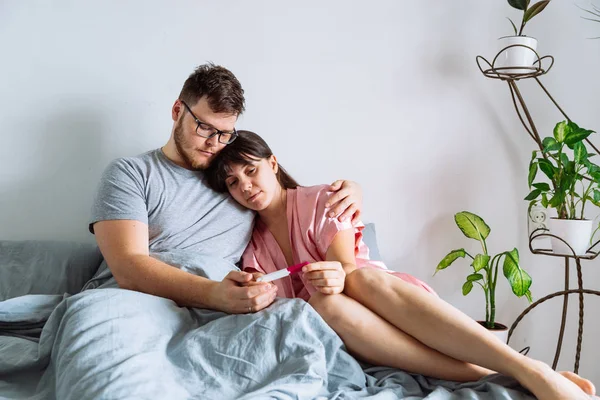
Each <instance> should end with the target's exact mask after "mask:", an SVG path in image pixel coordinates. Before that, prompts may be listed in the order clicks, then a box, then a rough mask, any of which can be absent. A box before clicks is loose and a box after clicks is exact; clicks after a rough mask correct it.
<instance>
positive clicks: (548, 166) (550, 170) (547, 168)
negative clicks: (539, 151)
mask: <svg viewBox="0 0 600 400" xmlns="http://www.w3.org/2000/svg"><path fill="white" fill-rule="evenodd" d="M538 165H539V167H540V169H541V170H542V172H543V173H544V174H545V175H546V176H547V177H548V178H550V180H553V179H554V165H552V163H551V162H550V161H548V160H545V159H543V158H540V159H538Z"/></svg>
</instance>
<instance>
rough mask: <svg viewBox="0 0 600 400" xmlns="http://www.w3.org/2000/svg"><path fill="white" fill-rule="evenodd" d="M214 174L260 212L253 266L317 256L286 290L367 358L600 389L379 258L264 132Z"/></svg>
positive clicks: (224, 154)
mask: <svg viewBox="0 0 600 400" xmlns="http://www.w3.org/2000/svg"><path fill="white" fill-rule="evenodd" d="M207 177H208V180H209V183H210V185H211V186H212V187H213V188H214V189H215V190H217V191H221V192H225V191H229V193H230V194H231V196H232V197H233V198H234V199H235V200H236V201H238V202H239V203H240V204H241V205H243V206H245V207H247V208H250V209H253V210H255V211H257V213H258V218H257V221H256V225H255V228H254V232H253V236H252V240H251V243H250V244H249V245H248V248H247V249H246V251H245V252H244V255H243V258H242V263H243V269H244V270H245V271H247V272H252V273H253V274H254V275H255V277H257V276H259V275H261V274H263V273H266V272H273V271H274V270H277V269H283V268H287V267H288V266H290V265H293V264H297V263H299V262H302V261H308V262H310V263H311V264H309V265H307V266H306V267H304V268H303V272H302V274H300V275H296V276H292V277H287V278H284V279H282V280H280V281H276V282H275V284H276V285H278V287H279V295H280V296H283V297H300V298H303V299H305V300H307V301H308V302H309V303H310V304H311V305H312V306H313V307H314V309H315V310H316V311H317V312H318V313H319V314H320V315H321V316H322V317H323V319H324V320H325V321H326V322H327V323H328V324H329V325H330V326H331V327H332V328H333V329H334V330H335V331H336V332H337V333H338V335H339V336H340V337H341V338H342V340H343V341H344V343H345V345H346V347H347V348H348V350H349V351H350V352H351V353H352V354H353V355H355V356H356V357H357V358H360V359H363V360H365V361H367V362H370V363H372V364H376V365H385V366H390V367H395V368H399V369H403V370H406V371H410V372H413V373H418V374H422V375H426V376H431V377H436V378H441V379H447V380H454V381H475V380H478V379H479V378H481V377H483V376H486V375H488V374H492V373H495V371H497V372H499V373H502V374H505V375H508V376H512V377H514V378H515V379H517V380H518V381H519V382H520V383H521V384H522V385H523V386H525V387H526V388H528V389H529V390H530V391H531V392H532V393H533V394H534V395H535V396H536V397H537V398H539V399H543V400H558V399H570V400H574V399H588V398H589V394H594V393H595V388H594V386H593V384H592V383H591V382H590V381H588V380H586V379H583V378H580V377H579V376H578V375H576V374H573V373H570V372H564V373H560V374H559V373H557V372H555V371H553V370H552V369H551V368H550V367H549V366H548V365H546V364H544V363H542V362H540V361H536V360H533V359H530V358H527V357H525V356H523V355H522V354H520V353H518V352H516V351H514V350H513V349H511V348H510V347H509V346H507V345H506V344H504V343H502V342H501V341H500V340H499V339H497V338H496V337H495V336H494V335H493V334H491V333H490V332H488V331H487V330H486V329H485V328H483V327H482V326H480V325H479V324H478V323H476V322H475V321H474V320H472V319H471V318H469V317H468V316H466V315H465V314H463V313H461V312H460V311H458V310H457V309H455V308H453V307H452V306H450V305H449V304H448V303H446V302H444V301H442V300H441V299H439V298H438V297H437V296H436V295H432V290H431V289H430V288H429V287H428V286H427V285H425V284H424V283H422V282H420V281H418V280H417V279H415V278H413V277H411V276H409V275H406V274H391V273H389V272H387V271H386V270H385V266H384V265H382V264H377V263H374V262H372V261H369V260H368V249H367V248H366V246H365V245H364V243H363V242H362V240H361V233H360V231H361V230H362V225H358V227H354V226H352V224H351V223H350V222H347V221H346V222H339V221H338V220H337V219H335V218H330V217H329V216H327V215H326V212H327V206H328V204H327V199H328V193H327V187H326V186H314V187H301V186H299V185H298V184H297V183H296V182H295V181H294V179H293V178H291V177H290V176H289V175H288V174H287V173H286V172H285V170H284V169H283V168H281V166H280V165H279V164H278V163H277V159H276V158H275V156H274V155H273V153H272V151H271V149H270V148H269V147H268V145H267V144H266V143H265V142H264V140H262V138H260V136H258V135H256V134H255V133H252V132H249V131H239V137H238V139H237V140H236V141H234V142H233V143H232V144H229V145H228V146H227V147H226V148H225V149H224V150H222V151H221V153H220V154H219V156H218V157H217V158H216V159H215V160H214V162H213V163H212V165H211V167H210V168H209V169H208V170H207ZM398 278H401V279H398ZM586 393H587V394H586Z"/></svg>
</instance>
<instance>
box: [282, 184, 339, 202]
mask: <svg viewBox="0 0 600 400" xmlns="http://www.w3.org/2000/svg"><path fill="white" fill-rule="evenodd" d="M291 190H294V191H295V192H296V196H298V197H299V198H303V199H306V198H315V199H317V198H320V197H329V196H330V194H331V190H330V186H329V185H315V186H298V187H297V188H296V189H291Z"/></svg>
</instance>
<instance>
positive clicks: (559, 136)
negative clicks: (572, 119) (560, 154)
mask: <svg viewBox="0 0 600 400" xmlns="http://www.w3.org/2000/svg"><path fill="white" fill-rule="evenodd" d="M570 131H571V128H570V127H569V125H568V124H567V121H561V122H559V123H558V124H556V126H555V127H554V138H555V139H556V141H557V142H558V143H562V142H564V141H565V138H566V137H567V135H568V134H569V132H570Z"/></svg>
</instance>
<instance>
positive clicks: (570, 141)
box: [565, 127, 594, 149]
mask: <svg viewBox="0 0 600 400" xmlns="http://www.w3.org/2000/svg"><path fill="white" fill-rule="evenodd" d="M592 133H594V131H591V130H589V129H583V128H580V127H577V128H575V129H573V130H571V133H570V134H569V136H567V137H566V138H565V143H566V145H567V146H569V148H570V149H572V148H573V146H574V145H575V143H580V142H581V141H583V140H584V139H585V138H587V137H588V136H590V135H591V134H592ZM582 144H583V143H582Z"/></svg>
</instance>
